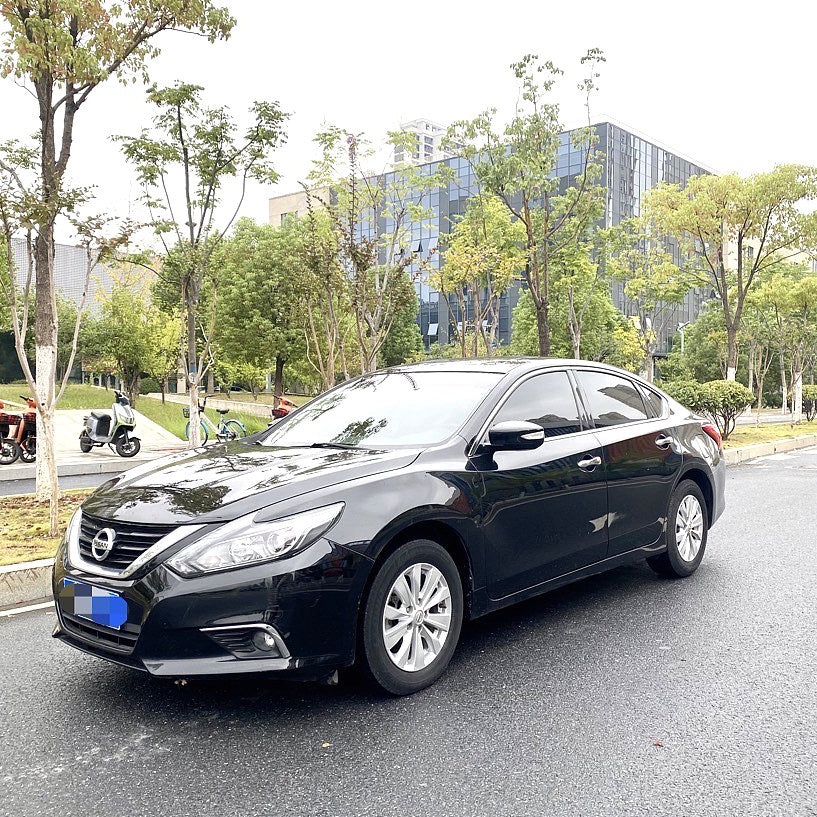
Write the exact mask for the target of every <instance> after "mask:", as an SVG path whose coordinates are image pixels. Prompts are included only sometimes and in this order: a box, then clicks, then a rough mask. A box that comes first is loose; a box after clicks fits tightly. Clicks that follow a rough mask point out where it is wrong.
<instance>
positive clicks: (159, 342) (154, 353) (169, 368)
mask: <svg viewBox="0 0 817 817" xmlns="http://www.w3.org/2000/svg"><path fill="white" fill-rule="evenodd" d="M153 312H154V317H153V321H152V324H153V326H152V330H153V335H152V337H151V342H150V350H149V354H148V357H147V359H146V361H145V364H144V370H145V371H146V372H147V374H148V375H149V376H150V377H153V378H155V379H156V380H158V381H159V385H160V386H161V388H162V402H163V403H164V402H165V394H167V386H168V383H169V381H170V378H171V377H173V375H175V374H176V373H177V372H178V371H179V362H180V361H181V360H182V339H183V333H184V323H183V321H182V319H181V317H180V316H179V315H178V314H168V313H167V312H163V311H161V310H159V309H155V310H153Z"/></svg>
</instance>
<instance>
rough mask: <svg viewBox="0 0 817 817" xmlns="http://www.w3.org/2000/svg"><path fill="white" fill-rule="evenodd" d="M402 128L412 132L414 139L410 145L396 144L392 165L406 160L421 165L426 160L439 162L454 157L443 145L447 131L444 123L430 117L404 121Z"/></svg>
mask: <svg viewBox="0 0 817 817" xmlns="http://www.w3.org/2000/svg"><path fill="white" fill-rule="evenodd" d="M400 130H401V131H403V133H406V134H411V135H412V137H413V139H412V140H410V142H409V144H408V145H396V146H395V148H394V155H393V160H392V167H394V166H395V165H400V164H403V163H404V162H405V163H407V164H413V165H421V164H425V163H426V162H439V161H441V160H442V159H451V158H453V155H454V154H453V153H450V152H449V151H446V150H444V149H443V146H442V140H443V137H444V136H445V133H446V128H445V127H444V126H443V125H438V124H437V123H436V122H432V121H431V120H429V119H412V120H411V121H410V122H402V123H401V124H400Z"/></svg>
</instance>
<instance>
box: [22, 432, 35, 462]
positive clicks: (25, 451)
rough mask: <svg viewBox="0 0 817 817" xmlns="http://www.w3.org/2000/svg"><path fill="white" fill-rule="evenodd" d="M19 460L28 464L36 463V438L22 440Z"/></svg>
mask: <svg viewBox="0 0 817 817" xmlns="http://www.w3.org/2000/svg"><path fill="white" fill-rule="evenodd" d="M20 459H21V460H22V461H23V462H25V463H28V464H31V463H32V462H36V461H37V438H36V437H32V438H29V439H28V440H24V441H23V443H22V444H21V445H20Z"/></svg>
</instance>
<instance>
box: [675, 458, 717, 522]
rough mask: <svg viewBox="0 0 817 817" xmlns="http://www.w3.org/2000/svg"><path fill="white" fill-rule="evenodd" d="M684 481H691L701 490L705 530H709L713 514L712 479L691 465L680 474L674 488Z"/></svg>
mask: <svg viewBox="0 0 817 817" xmlns="http://www.w3.org/2000/svg"><path fill="white" fill-rule="evenodd" d="M685 479H688V480H691V481H692V482H694V483H695V484H696V485H697V486H698V487H699V488H700V489H701V493H702V494H703V495H704V501H705V502H706V519H707V528H711V527H712V524H713V516H714V513H715V488H714V486H713V484H712V477H711V476H710V475H709V474H707V473H706V471H704V469H703V468H701V467H700V466H699V465H696V464H694V463H693V464H690V465H689V466H687V467H686V468H685V469H684V470H683V471H682V472H681V474H680V476H679V477H678V481H677V482H676V483H675V487H676V488H677V487H678V486H679V485H680V484H681V483H682V482H683V481H684V480H685Z"/></svg>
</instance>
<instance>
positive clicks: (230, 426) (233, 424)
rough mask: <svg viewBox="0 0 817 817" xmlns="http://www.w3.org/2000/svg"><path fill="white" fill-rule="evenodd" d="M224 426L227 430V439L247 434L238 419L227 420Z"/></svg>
mask: <svg viewBox="0 0 817 817" xmlns="http://www.w3.org/2000/svg"><path fill="white" fill-rule="evenodd" d="M224 428H225V430H226V431H227V434H228V436H227V439H228V440H237V439H239V438H241V437H246V436H247V429H246V428H244V426H243V425H241V423H239V422H238V420H227V422H226V423H225V424H224Z"/></svg>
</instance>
